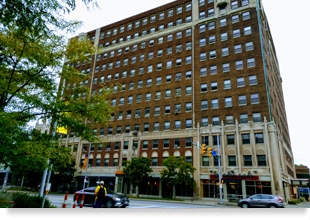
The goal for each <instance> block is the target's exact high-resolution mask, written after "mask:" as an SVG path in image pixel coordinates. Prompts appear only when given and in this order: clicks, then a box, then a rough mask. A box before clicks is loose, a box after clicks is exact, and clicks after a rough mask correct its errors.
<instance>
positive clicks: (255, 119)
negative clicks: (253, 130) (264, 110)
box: [252, 112, 262, 122]
mask: <svg viewBox="0 0 310 220" xmlns="http://www.w3.org/2000/svg"><path fill="white" fill-rule="evenodd" d="M252 117H253V122H261V121H262V118H261V114H260V113H259V112H256V113H253V115H252Z"/></svg>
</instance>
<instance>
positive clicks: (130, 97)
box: [127, 96, 133, 104]
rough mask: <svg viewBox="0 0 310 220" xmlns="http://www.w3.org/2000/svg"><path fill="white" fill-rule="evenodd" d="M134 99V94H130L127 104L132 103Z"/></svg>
mask: <svg viewBox="0 0 310 220" xmlns="http://www.w3.org/2000/svg"><path fill="white" fill-rule="evenodd" d="M132 99H133V97H132V96H128V102H127V104H132Z"/></svg>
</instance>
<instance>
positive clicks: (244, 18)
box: [242, 11, 250, 21]
mask: <svg viewBox="0 0 310 220" xmlns="http://www.w3.org/2000/svg"><path fill="white" fill-rule="evenodd" d="M248 19H250V12H249V11H246V12H243V13H242V20H243V21H245V20H248Z"/></svg>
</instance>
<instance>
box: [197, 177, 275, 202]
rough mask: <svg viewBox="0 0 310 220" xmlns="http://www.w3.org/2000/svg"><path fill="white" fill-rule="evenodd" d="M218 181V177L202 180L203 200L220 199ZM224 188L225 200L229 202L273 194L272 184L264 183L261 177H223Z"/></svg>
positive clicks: (266, 181)
mask: <svg viewBox="0 0 310 220" xmlns="http://www.w3.org/2000/svg"><path fill="white" fill-rule="evenodd" d="M218 179H219V178H218V175H210V178H209V179H201V182H200V184H201V189H202V192H201V195H202V198H210V199H211V198H212V199H215V198H219V192H220V191H219V189H220V184H219V181H218ZM266 179H268V178H266ZM222 186H223V188H222V193H223V194H222V195H223V199H225V200H227V201H230V200H234V199H240V198H246V197H248V196H251V195H253V194H271V182H270V181H268V180H264V181H263V180H261V179H260V178H259V176H252V175H241V176H239V175H238V176H237V175H230V176H223V177H222Z"/></svg>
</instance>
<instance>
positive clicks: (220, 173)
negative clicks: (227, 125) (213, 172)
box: [216, 134, 223, 205]
mask: <svg viewBox="0 0 310 220" xmlns="http://www.w3.org/2000/svg"><path fill="white" fill-rule="evenodd" d="M216 138H217V162H218V174H219V186H220V205H223V198H222V189H223V185H222V169H221V148H220V137H219V135H218V134H217V137H216Z"/></svg>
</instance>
